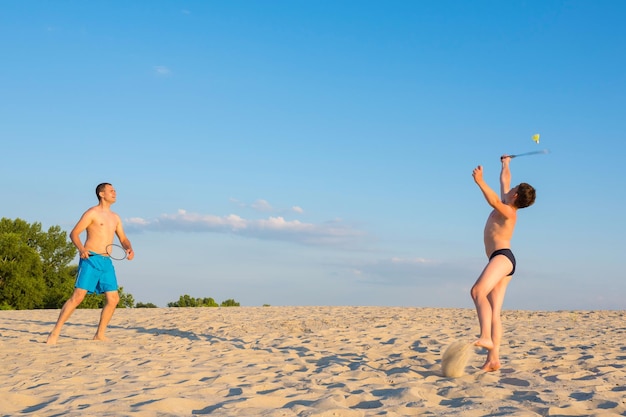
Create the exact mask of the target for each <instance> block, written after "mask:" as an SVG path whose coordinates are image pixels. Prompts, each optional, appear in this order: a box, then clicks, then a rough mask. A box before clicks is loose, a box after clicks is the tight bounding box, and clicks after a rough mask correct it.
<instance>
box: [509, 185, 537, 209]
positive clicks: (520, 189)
mask: <svg viewBox="0 0 626 417" xmlns="http://www.w3.org/2000/svg"><path fill="white" fill-rule="evenodd" d="M535 197H536V192H535V189H534V188H533V186H532V185H530V184H526V183H525V182H523V183H521V184H520V185H518V186H517V198H516V199H515V203H514V204H515V207H517V208H524V207H529V206H532V205H533V203H534V202H535Z"/></svg>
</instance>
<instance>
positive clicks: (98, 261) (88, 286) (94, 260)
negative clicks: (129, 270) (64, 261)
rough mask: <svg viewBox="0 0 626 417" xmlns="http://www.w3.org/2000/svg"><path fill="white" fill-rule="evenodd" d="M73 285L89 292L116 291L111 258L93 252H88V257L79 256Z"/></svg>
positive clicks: (115, 279) (115, 278)
mask: <svg viewBox="0 0 626 417" xmlns="http://www.w3.org/2000/svg"><path fill="white" fill-rule="evenodd" d="M74 287H76V288H80V289H83V290H87V292H88V293H89V294H103V293H105V292H109V291H117V277H116V276H115V268H113V262H111V258H109V257H108V256H102V255H98V254H97V253H93V252H90V253H89V258H86V259H84V258H81V259H80V261H78V274H77V276H76V284H75V285H74Z"/></svg>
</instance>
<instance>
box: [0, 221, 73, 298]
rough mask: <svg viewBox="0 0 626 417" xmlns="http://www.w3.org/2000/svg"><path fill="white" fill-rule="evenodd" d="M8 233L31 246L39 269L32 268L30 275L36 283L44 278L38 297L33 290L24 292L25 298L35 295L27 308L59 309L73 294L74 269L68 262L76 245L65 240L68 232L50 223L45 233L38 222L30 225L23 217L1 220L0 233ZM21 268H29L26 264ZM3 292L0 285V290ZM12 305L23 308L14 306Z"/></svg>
mask: <svg viewBox="0 0 626 417" xmlns="http://www.w3.org/2000/svg"><path fill="white" fill-rule="evenodd" d="M10 234H12V235H15V236H17V238H18V240H19V241H20V245H25V246H27V247H28V248H30V249H32V250H33V251H34V252H35V254H36V255H37V257H38V258H39V262H40V268H39V269H38V270H37V271H31V273H32V274H33V275H31V276H30V278H31V279H32V280H33V282H34V283H35V284H34V285H36V286H37V285H38V283H39V281H40V280H41V279H43V281H44V284H45V287H46V290H45V291H44V296H43V298H41V299H40V298H37V297H38V294H37V293H36V292H35V293H29V294H30V295H26V297H33V298H36V300H34V301H36V302H35V303H34V304H33V303H32V302H29V303H27V304H28V305H32V307H28V308H60V307H61V306H62V305H63V302H64V301H65V300H66V299H67V298H68V297H69V296H70V295H71V294H72V291H73V284H74V276H75V272H76V266H71V265H70V262H71V261H72V260H73V259H74V257H75V256H76V248H75V247H74V245H73V244H72V243H71V242H70V241H69V240H68V238H67V234H66V233H65V232H64V231H62V230H61V228H60V227H59V226H52V227H50V228H49V229H48V231H47V232H44V231H43V230H42V228H41V223H33V224H29V223H28V222H26V221H24V220H22V219H15V220H11V219H7V218H2V219H0V236H2V235H10ZM7 250H8V249H7ZM5 255H8V253H5V251H4V250H0V257H4V256H5ZM20 262H21V261H20ZM23 267H24V268H28V266H27V265H26V264H25V265H23ZM5 290H7V289H6V288H5ZM2 292H3V290H2V289H1V288H0V293H2ZM15 307H16V308H23V307H18V306H17V305H16V306H15Z"/></svg>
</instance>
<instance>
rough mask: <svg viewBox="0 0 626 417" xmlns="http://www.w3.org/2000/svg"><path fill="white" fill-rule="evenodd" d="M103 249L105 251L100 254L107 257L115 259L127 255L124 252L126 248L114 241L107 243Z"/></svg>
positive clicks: (120, 258)
mask: <svg viewBox="0 0 626 417" xmlns="http://www.w3.org/2000/svg"><path fill="white" fill-rule="evenodd" d="M105 250H106V253H101V254H100V255H104V256H108V257H109V258H111V259H115V260H116V261H121V260H123V259H126V256H127V255H128V254H127V253H126V249H124V248H123V247H121V246H120V245H117V244H115V243H111V244H110V245H107V247H106V249H105Z"/></svg>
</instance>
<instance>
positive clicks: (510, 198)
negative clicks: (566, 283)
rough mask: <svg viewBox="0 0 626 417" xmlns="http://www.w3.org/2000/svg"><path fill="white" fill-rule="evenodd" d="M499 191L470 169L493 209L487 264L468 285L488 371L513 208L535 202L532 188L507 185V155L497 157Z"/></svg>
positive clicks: (506, 274) (496, 339) (508, 261)
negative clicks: (472, 284)
mask: <svg viewBox="0 0 626 417" xmlns="http://www.w3.org/2000/svg"><path fill="white" fill-rule="evenodd" d="M500 159H501V161H502V170H501V172H500V194H501V197H498V194H497V193H496V192H495V191H493V190H492V189H491V188H489V186H488V185H487V183H485V181H484V180H483V167H482V166H480V165H479V166H478V167H476V168H475V169H474V171H473V173H472V176H473V177H474V181H475V182H476V184H478V187H480V190H481V191H482V192H483V195H484V196H485V199H486V200H487V203H488V204H489V205H490V206H491V207H493V211H492V212H491V214H490V215H489V217H488V218H487V223H486V224H485V232H484V233H485V235H484V240H485V252H486V254H487V257H488V258H489V262H488V263H487V266H486V267H485V269H484V270H483V272H482V273H481V274H480V277H478V280H476V283H475V284H474V286H473V287H472V291H471V295H472V299H473V300H474V305H475V306H476V312H477V314H478V322H479V324H480V336H479V338H478V340H477V341H476V342H474V345H475V346H479V347H482V348H485V349H487V351H488V353H487V360H486V362H485V364H484V365H483V366H482V369H483V370H485V371H488V372H492V371H496V370H498V369H500V366H501V365H500V340H501V338H502V321H501V317H500V315H501V312H502V303H503V302H504V293H505V292H506V287H507V285H508V284H509V282H510V281H511V278H512V277H513V273H514V272H515V257H514V256H513V252H511V238H512V237H513V230H514V229H515V221H516V220H517V210H518V209H520V208H524V207H528V206H530V205H532V204H533V203H534V202H535V189H534V188H533V187H532V186H530V185H528V184H526V183H521V184H519V185H518V186H516V187H514V188H510V184H511V171H510V169H509V163H510V162H511V157H510V156H508V155H504V156H502V157H501V158H500Z"/></svg>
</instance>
